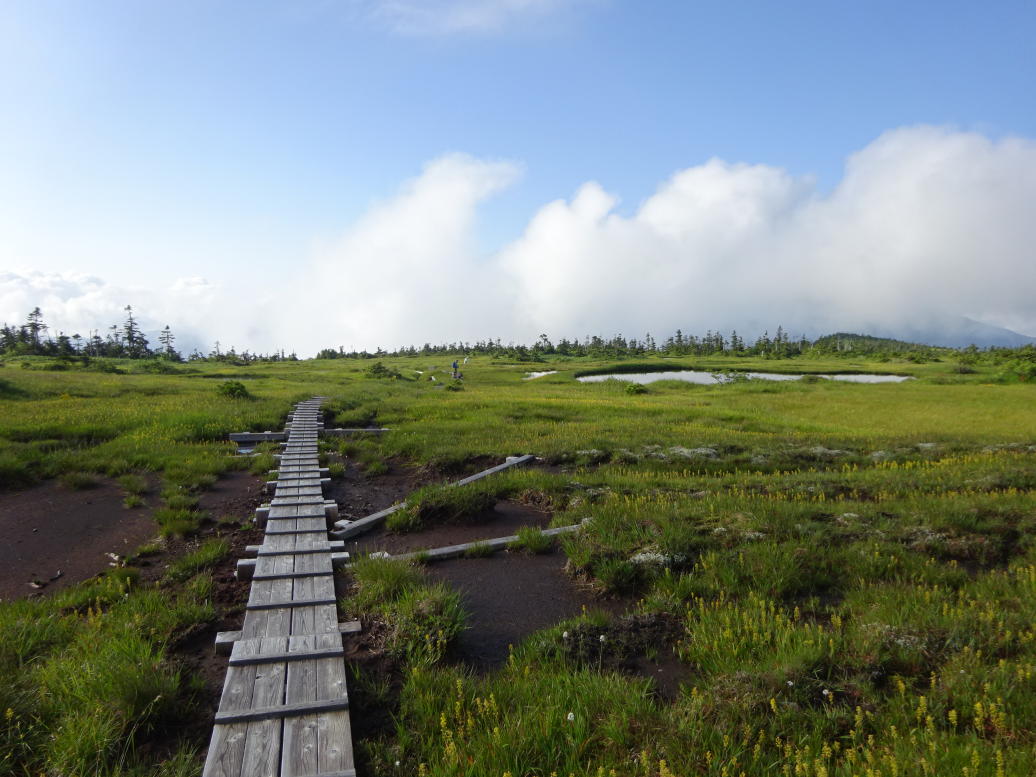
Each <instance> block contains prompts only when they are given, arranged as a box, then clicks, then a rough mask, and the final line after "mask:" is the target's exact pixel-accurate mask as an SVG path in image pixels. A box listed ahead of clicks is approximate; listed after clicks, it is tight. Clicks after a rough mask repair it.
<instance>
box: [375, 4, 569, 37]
mask: <svg viewBox="0 0 1036 777" xmlns="http://www.w3.org/2000/svg"><path fill="white" fill-rule="evenodd" d="M573 2H574V0H373V2H371V3H370V12H371V14H372V15H373V16H374V17H375V18H376V19H378V20H380V21H382V22H384V23H386V24H388V25H389V27H390V28H391V29H393V30H394V31H395V32H398V33H401V34H404V35H449V34H454V33H488V32H495V31H497V30H500V29H502V28H504V27H506V26H508V25H510V24H514V23H517V22H523V21H527V20H530V19H537V18H543V17H546V16H549V15H551V14H555V13H557V12H558V11H560V10H563V9H565V8H568V7H570V6H572V5H573Z"/></svg>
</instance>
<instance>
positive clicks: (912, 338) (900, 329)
mask: <svg viewBox="0 0 1036 777" xmlns="http://www.w3.org/2000/svg"><path fill="white" fill-rule="evenodd" d="M865 331H867V332H868V333H869V334H870V335H872V336H874V337H877V338H887V339H889V340H896V341H900V342H904V343H914V344H918V345H935V346H941V347H944V348H966V347H967V346H969V345H977V346H978V347H979V348H990V347H998V348H1020V347H1021V346H1023V345H1030V344H1036V337H1029V336H1028V335H1023V334H1021V333H1019V332H1015V331H1012V330H1010V329H1005V328H1004V327H999V326H993V325H992V324H984V323H982V322H981V321H975V320H974V319H971V318H967V317H965V316H961V317H960V318H949V319H944V320H936V321H926V322H924V323H916V324H900V325H894V326H889V325H878V326H868V327H866V329H865Z"/></svg>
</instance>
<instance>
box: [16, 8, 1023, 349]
mask: <svg viewBox="0 0 1036 777" xmlns="http://www.w3.org/2000/svg"><path fill="white" fill-rule="evenodd" d="M1034 22H1036V5H1034V4H1033V3H1031V2H992V3H974V2H968V3H964V2H939V3H935V2H916V3H893V2H831V1H829V2H786V3H775V2H700V3H685V2H654V1H652V0H646V1H644V2H623V1H622V0H570V1H566V0H439V1H435V0H429V2H423V3H420V2H409V1H408V0H394V1H393V2H377V1H375V0H369V1H365V0H341V1H340V2H331V1H327V0H300V1H299V2H289V0H268V1H267V2H255V1H253V2H190V1H186V2H185V1H182V0H181V1H178V2H149V3H139V2H111V1H107V2H106V1H105V0H98V1H94V2H86V1H85V0H84V1H82V2H75V1H72V0H66V1H65V2H52V1H50V0H31V1H22V0H8V2H6V3H4V4H3V6H2V8H0V100H2V104H3V105H4V108H5V109H4V112H3V113H4V120H3V121H2V122H0V272H3V271H5V270H6V271H11V272H15V273H18V274H20V275H24V274H25V273H26V272H29V271H37V272H50V273H71V272H79V273H86V274H91V275H96V276H99V277H101V278H103V279H104V280H105V282H106V283H122V284H124V285H129V286H141V287H143V286H148V285H149V284H150V286H152V287H155V288H156V289H157V286H156V278H163V279H165V281H166V282H171V279H173V278H179V277H194V276H200V277H204V278H207V279H209V280H212V281H214V282H218V283H221V284H227V283H229V282H230V281H231V280H232V279H233V278H234V277H239V276H240V275H241V274H242V273H247V274H249V275H251V276H264V275H265V276H270V275H276V273H277V272H278V268H284V267H299V266H308V264H310V263H311V262H312V261H313V256H314V252H316V253H318V254H319V253H320V251H322V250H324V248H326V246H328V245H333V244H335V243H336V242H337V241H339V240H340V239H341V238H342V236H343V234H346V235H347V234H348V233H349V231H350V230H351V229H353V228H354V227H355V225H356V224H357V222H358V221H361V220H362V219H363V218H365V215H366V214H369V213H370V211H371V208H372V207H374V208H377V207H379V206H380V205H383V204H385V203H387V202H390V201H392V199H393V198H394V197H397V196H398V194H399V191H400V187H401V185H403V182H405V181H407V180H410V179H413V178H414V177H415V176H419V175H420V174H421V171H422V170H423V169H424V167H425V166H426V165H428V164H429V163H430V162H432V161H433V160H436V159H438V158H440V157H442V156H443V155H444V154H450V153H454V152H460V153H463V154H467V155H470V156H471V157H473V158H475V159H477V160H481V161H483V162H486V163H490V162H492V161H494V160H507V161H509V162H510V163H511V164H512V165H513V167H514V169H513V171H512V172H513V175H511V176H510V177H509V181H508V183H507V184H506V185H501V186H499V187H494V191H495V192H496V193H495V194H494V195H493V196H487V197H484V198H482V197H480V198H478V203H477V207H476V208H475V212H474V215H473V216H472V218H471V221H472V223H471V225H470V234H469V235H468V238H469V242H471V243H473V245H474V247H473V248H471V246H469V248H470V249H471V250H473V251H474V252H475V253H476V254H477V255H478V256H481V257H483V258H485V257H491V256H493V255H495V254H496V253H498V252H500V251H501V250H505V249H506V247H507V246H508V245H509V244H511V243H512V242H513V241H516V240H519V239H520V238H521V236H522V235H523V234H524V233H525V232H526V230H527V228H528V226H529V224H530V221H531V220H532V219H534V218H535V216H536V214H537V213H538V212H539V211H540V209H541V208H543V207H544V205H546V204H547V203H549V202H551V201H554V200H557V199H559V198H564V199H566V200H569V199H571V198H572V197H573V196H574V195H575V193H576V192H577V191H578V190H579V189H580V187H581V186H583V185H584V184H586V183H587V182H599V183H600V185H601V186H602V187H603V189H604V190H606V191H607V192H608V193H610V194H612V195H614V197H615V198H616V199H617V202H615V203H614V204H613V206H612V210H611V212H612V213H613V214H614V215H616V216H619V217H632V216H633V215H634V214H635V213H636V211H637V209H638V208H639V207H640V206H641V205H642V204H643V203H644V202H645V201H646V200H647V199H648V198H650V197H651V196H652V195H653V194H654V193H655V192H656V191H657V190H658V189H659V187H660V186H661V185H663V184H664V182H665V181H666V180H667V179H669V178H670V176H673V175H674V174H675V173H677V172H678V171H680V170H684V169H688V168H692V167H695V166H699V165H703V164H704V163H706V162H707V161H708V160H710V159H712V158H714V157H718V158H719V159H722V160H725V161H726V162H728V163H748V164H751V165H766V166H769V167H773V168H777V169H780V170H782V171H785V172H786V173H787V174H788V175H789V176H792V177H794V178H795V179H796V180H799V181H801V182H807V183H808V182H809V181H810V180H812V181H813V183H812V184H811V185H812V186H813V187H814V188H813V193H812V196H814V197H823V196H826V195H827V194H828V193H830V192H832V191H833V190H834V189H836V188H837V187H838V185H839V184H840V182H841V181H842V180H843V175H844V166H845V164H846V159H847V157H848V156H849V155H851V154H853V153H856V152H858V151H860V150H861V149H864V148H866V147H867V146H868V145H869V144H871V143H872V142H874V141H875V139H877V138H879V137H880V136H881V135H882V133H885V132H888V131H892V130H895V129H897V128H905V127H912V126H916V125H930V126H934V127H940V128H950V130H952V131H959V132H964V133H978V134H979V135H981V136H982V137H983V138H985V139H987V140H989V141H990V142H993V143H998V142H1001V141H1002V140H1003V139H1005V138H1014V137H1019V138H1023V139H1031V138H1034V137H1036V126H1034V124H1036V109H1034V106H1036V100H1033V97H1032V95H1033V93H1034V92H1036V89H1034V87H1036V53H1034V52H1036V47H1034V46H1033V45H1032V41H1033V40H1034V33H1036V24H1034ZM1027 180H1028V179H1027ZM322 247H324V248H322ZM344 269H346V270H347V269H348V268H344ZM245 285H247V286H248V288H249V289H250V290H252V289H255V290H258V289H260V288H261V285H262V284H261V283H259V282H258V279H257V278H255V277H253V278H251V279H250V280H249V283H248V284H245ZM250 293H252V292H251V291H250ZM256 293H258V292H257V291H256ZM12 304H13V303H12ZM1016 313H1017V312H1016ZM1022 314H1024V311H1022V312H1021V313H1017V314H1016V315H1015V318H1018V317H1019V316H1022V317H1023V318H1024V316H1023V315H1022ZM0 315H5V316H6V315H13V313H11V312H9V310H7V309H5V310H0ZM987 317H988V316H987ZM1033 320H1034V321H1036V316H1033ZM1000 323H1005V322H1003V321H1002V322H1000ZM1015 323H1017V322H1015ZM461 328H463V327H461ZM519 334H520V333H519ZM466 335H467V336H471V335H470V334H468V333H467V332H458V333H457V334H456V336H458V337H463V336H466ZM413 339H415V340H416V339H421V338H420V337H419V336H415V337H414V338H413ZM271 345H272V344H271Z"/></svg>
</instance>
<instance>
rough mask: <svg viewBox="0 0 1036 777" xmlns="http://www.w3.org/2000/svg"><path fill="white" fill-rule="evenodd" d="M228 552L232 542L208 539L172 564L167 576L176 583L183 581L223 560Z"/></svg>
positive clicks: (167, 578)
mask: <svg viewBox="0 0 1036 777" xmlns="http://www.w3.org/2000/svg"><path fill="white" fill-rule="evenodd" d="M228 553H230V544H229V543H228V542H227V541H226V540H222V539H213V540H208V541H206V542H204V543H203V544H202V545H201V546H200V547H199V548H198V549H197V550H195V551H192V552H191V553H188V554H187V555H186V556H183V557H181V558H178V559H177V560H176V561H174V562H173V563H172V564H170V565H169V569H168V570H167V571H166V574H165V578H166V580H169V581H171V582H174V583H182V582H184V581H185V580H188V579H189V578H191V577H193V576H194V575H196V574H197V573H198V572H200V571H202V570H203V569H208V568H209V567H212V566H214V565H215V564H217V563H218V562H220V561H222V560H223V559H224V558H226V557H227V554H228Z"/></svg>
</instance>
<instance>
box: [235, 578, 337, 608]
mask: <svg viewBox="0 0 1036 777" xmlns="http://www.w3.org/2000/svg"><path fill="white" fill-rule="evenodd" d="M307 579H308V578H307ZM313 579H315V580H318V579H319V578H313ZM288 580H289V582H290V580H291V579H290V578H288ZM259 582H261V583H277V582H281V581H279V580H260V581H259ZM335 601H336V600H335V598H334V597H333V596H332V597H326V596H318V597H316V598H313V599H274V600H272V601H269V602H263V603H261V604H251V603H249V604H248V605H246V606H245V609H246V610H272V609H275V608H278V607H310V606H313V605H317V604H334V603H335Z"/></svg>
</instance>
